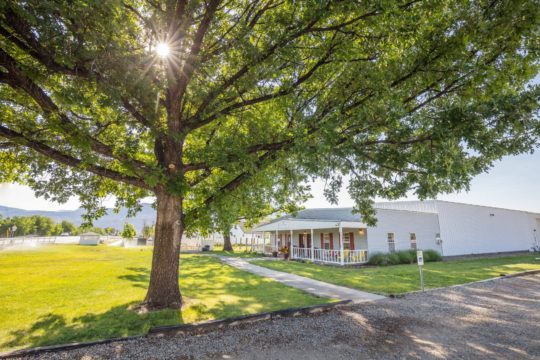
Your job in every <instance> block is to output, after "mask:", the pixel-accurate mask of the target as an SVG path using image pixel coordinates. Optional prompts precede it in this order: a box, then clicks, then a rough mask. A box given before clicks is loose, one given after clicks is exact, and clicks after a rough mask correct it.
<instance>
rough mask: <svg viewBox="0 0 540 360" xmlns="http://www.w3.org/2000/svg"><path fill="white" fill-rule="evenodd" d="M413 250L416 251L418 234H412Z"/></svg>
mask: <svg viewBox="0 0 540 360" xmlns="http://www.w3.org/2000/svg"><path fill="white" fill-rule="evenodd" d="M411 249H414V250H416V234H415V233H411Z"/></svg>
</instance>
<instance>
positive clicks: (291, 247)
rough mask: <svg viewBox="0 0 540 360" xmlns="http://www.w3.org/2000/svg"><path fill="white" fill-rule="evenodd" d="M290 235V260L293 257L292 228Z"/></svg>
mask: <svg viewBox="0 0 540 360" xmlns="http://www.w3.org/2000/svg"><path fill="white" fill-rule="evenodd" d="M290 236H291V245H290V246H289V255H290V257H291V260H292V259H294V251H293V237H292V236H293V234H292V230H290Z"/></svg>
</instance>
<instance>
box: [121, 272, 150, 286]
mask: <svg viewBox="0 0 540 360" xmlns="http://www.w3.org/2000/svg"><path fill="white" fill-rule="evenodd" d="M126 270H129V271H131V272H134V274H125V275H120V276H118V278H119V279H122V280H127V281H131V282H133V286H135V287H139V288H142V289H147V288H148V283H149V281H150V269H148V268H144V267H128V268H126Z"/></svg>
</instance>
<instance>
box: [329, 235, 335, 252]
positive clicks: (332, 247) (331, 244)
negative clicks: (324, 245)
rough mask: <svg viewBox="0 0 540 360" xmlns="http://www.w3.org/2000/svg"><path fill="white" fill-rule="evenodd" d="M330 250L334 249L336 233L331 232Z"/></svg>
mask: <svg viewBox="0 0 540 360" xmlns="http://www.w3.org/2000/svg"><path fill="white" fill-rule="evenodd" d="M330 250H334V233H330Z"/></svg>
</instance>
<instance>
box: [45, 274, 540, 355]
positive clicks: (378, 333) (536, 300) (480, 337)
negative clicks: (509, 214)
mask: <svg viewBox="0 0 540 360" xmlns="http://www.w3.org/2000/svg"><path fill="white" fill-rule="evenodd" d="M40 357H41V358H43V359H45V358H63V359H73V358H78V359H87V360H89V359H106V358H116V359H136V358H137V359H142V358H145V359H158V358H174V359H359V358H369V359H402V358H418V359H443V358H490V359H534V358H540V275H539V274H536V275H529V276H522V277H514V278H504V279H498V280H494V281H487V282H481V283H476V284H472V285H466V286H459V287H453V288H447V289H441V290H434V291H430V292H426V293H415V294H410V295H407V296H405V297H403V298H388V299H384V300H379V301H375V302H371V303H363V304H357V305H352V306H347V307H342V308H340V309H337V310H334V311H331V312H329V313H325V314H322V315H318V316H311V317H299V318H282V319H277V320H272V321H267V322H260V323H256V324H252V325H246V326H242V327H240V326H239V327H238V328H235V329H233V330H227V332H222V331H215V332H211V333H207V334H204V335H200V336H190V337H187V336H186V337H168V338H144V339H141V340H133V341H126V342H116V343H111V344H107V345H99V346H93V347H88V348H82V349H78V350H74V351H70V352H64V353H51V354H43V355H41V356H40Z"/></svg>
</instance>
